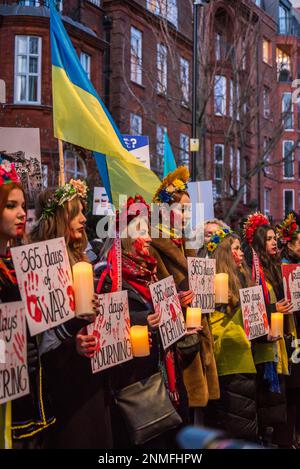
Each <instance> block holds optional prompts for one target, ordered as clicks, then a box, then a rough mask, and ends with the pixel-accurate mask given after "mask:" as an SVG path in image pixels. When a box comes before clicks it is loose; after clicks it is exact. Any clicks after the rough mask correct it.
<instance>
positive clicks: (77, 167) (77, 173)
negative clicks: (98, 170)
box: [65, 150, 87, 181]
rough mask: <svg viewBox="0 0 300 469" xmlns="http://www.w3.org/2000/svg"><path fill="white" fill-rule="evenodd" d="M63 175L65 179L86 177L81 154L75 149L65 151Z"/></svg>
mask: <svg viewBox="0 0 300 469" xmlns="http://www.w3.org/2000/svg"><path fill="white" fill-rule="evenodd" d="M65 176H66V181H69V180H70V179H86V177H87V169H86V164H85V162H84V160H83V158H82V157H81V156H79V155H78V154H77V153H76V152H75V151H72V150H66V151H65Z"/></svg>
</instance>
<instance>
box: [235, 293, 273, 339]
mask: <svg viewBox="0 0 300 469" xmlns="http://www.w3.org/2000/svg"><path fill="white" fill-rule="evenodd" d="M240 299H241V306H242V314H243V323H244V330H245V333H246V336H247V339H249V340H252V339H256V338H257V337H261V336H263V335H266V334H267V333H268V332H269V322H268V317H267V311H266V305H265V300H264V294H263V289H262V287H261V285H258V286H256V287H249V288H242V289H241V290H240Z"/></svg>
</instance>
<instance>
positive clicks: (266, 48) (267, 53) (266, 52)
mask: <svg viewBox="0 0 300 469" xmlns="http://www.w3.org/2000/svg"><path fill="white" fill-rule="evenodd" d="M263 61H264V62H265V63H266V64H270V63H271V43H270V41H268V40H267V39H263Z"/></svg>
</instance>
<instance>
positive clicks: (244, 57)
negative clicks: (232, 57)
mask: <svg viewBox="0 0 300 469" xmlns="http://www.w3.org/2000/svg"><path fill="white" fill-rule="evenodd" d="M241 59H242V64H241V65H242V70H246V68H247V44H246V39H245V38H243V39H242V57H241Z"/></svg>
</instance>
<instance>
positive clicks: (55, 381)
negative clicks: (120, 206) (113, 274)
mask: <svg viewBox="0 0 300 469" xmlns="http://www.w3.org/2000/svg"><path fill="white" fill-rule="evenodd" d="M86 197H87V186H86V184H85V182H83V181H80V180H78V181H74V180H71V181H70V182H69V183H68V184H65V185H64V186H62V187H59V188H58V189H57V190H56V191H54V192H51V191H49V190H47V191H44V192H42V193H41V194H40V196H39V198H38V201H37V205H36V218H37V222H36V224H35V226H34V228H33V230H32V232H31V240H32V242H38V241H45V240H48V239H55V238H59V237H64V238H65V242H66V247H67V252H68V255H69V261H70V265H71V266H73V265H74V264H75V263H76V262H80V261H83V260H84V261H86V260H87V258H86V255H85V248H86V245H87V238H86V233H85V222H86V218H85V215H84V209H85V203H86ZM86 319H87V318H86ZM86 319H85V318H84V319H81V318H77V317H75V318H73V319H70V320H69V321H67V322H65V323H64V324H62V325H60V326H57V327H55V328H53V329H50V330H49V331H46V332H44V333H43V334H42V339H41V343H40V354H41V357H42V363H43V365H44V369H45V373H46V379H47V385H48V392H49V396H50V398H51V402H52V404H53V409H54V412H55V416H56V424H55V425H54V426H53V428H52V429H51V432H49V434H48V435H47V438H45V442H44V447H45V448H62V449H80V448H85V449H93V448H94V449H96V448H98V449H99V448H111V446H112V438H111V425H110V413H109V405H108V400H107V395H108V390H107V389H106V373H105V372H104V373H97V374H95V375H93V374H92V373H91V364H90V361H89V360H88V359H87V358H85V357H82V356H80V355H79V353H77V350H76V336H77V335H83V336H84V335H86V332H85V327H86V326H87V325H88V324H89V320H88V319H87V320H86Z"/></svg>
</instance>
